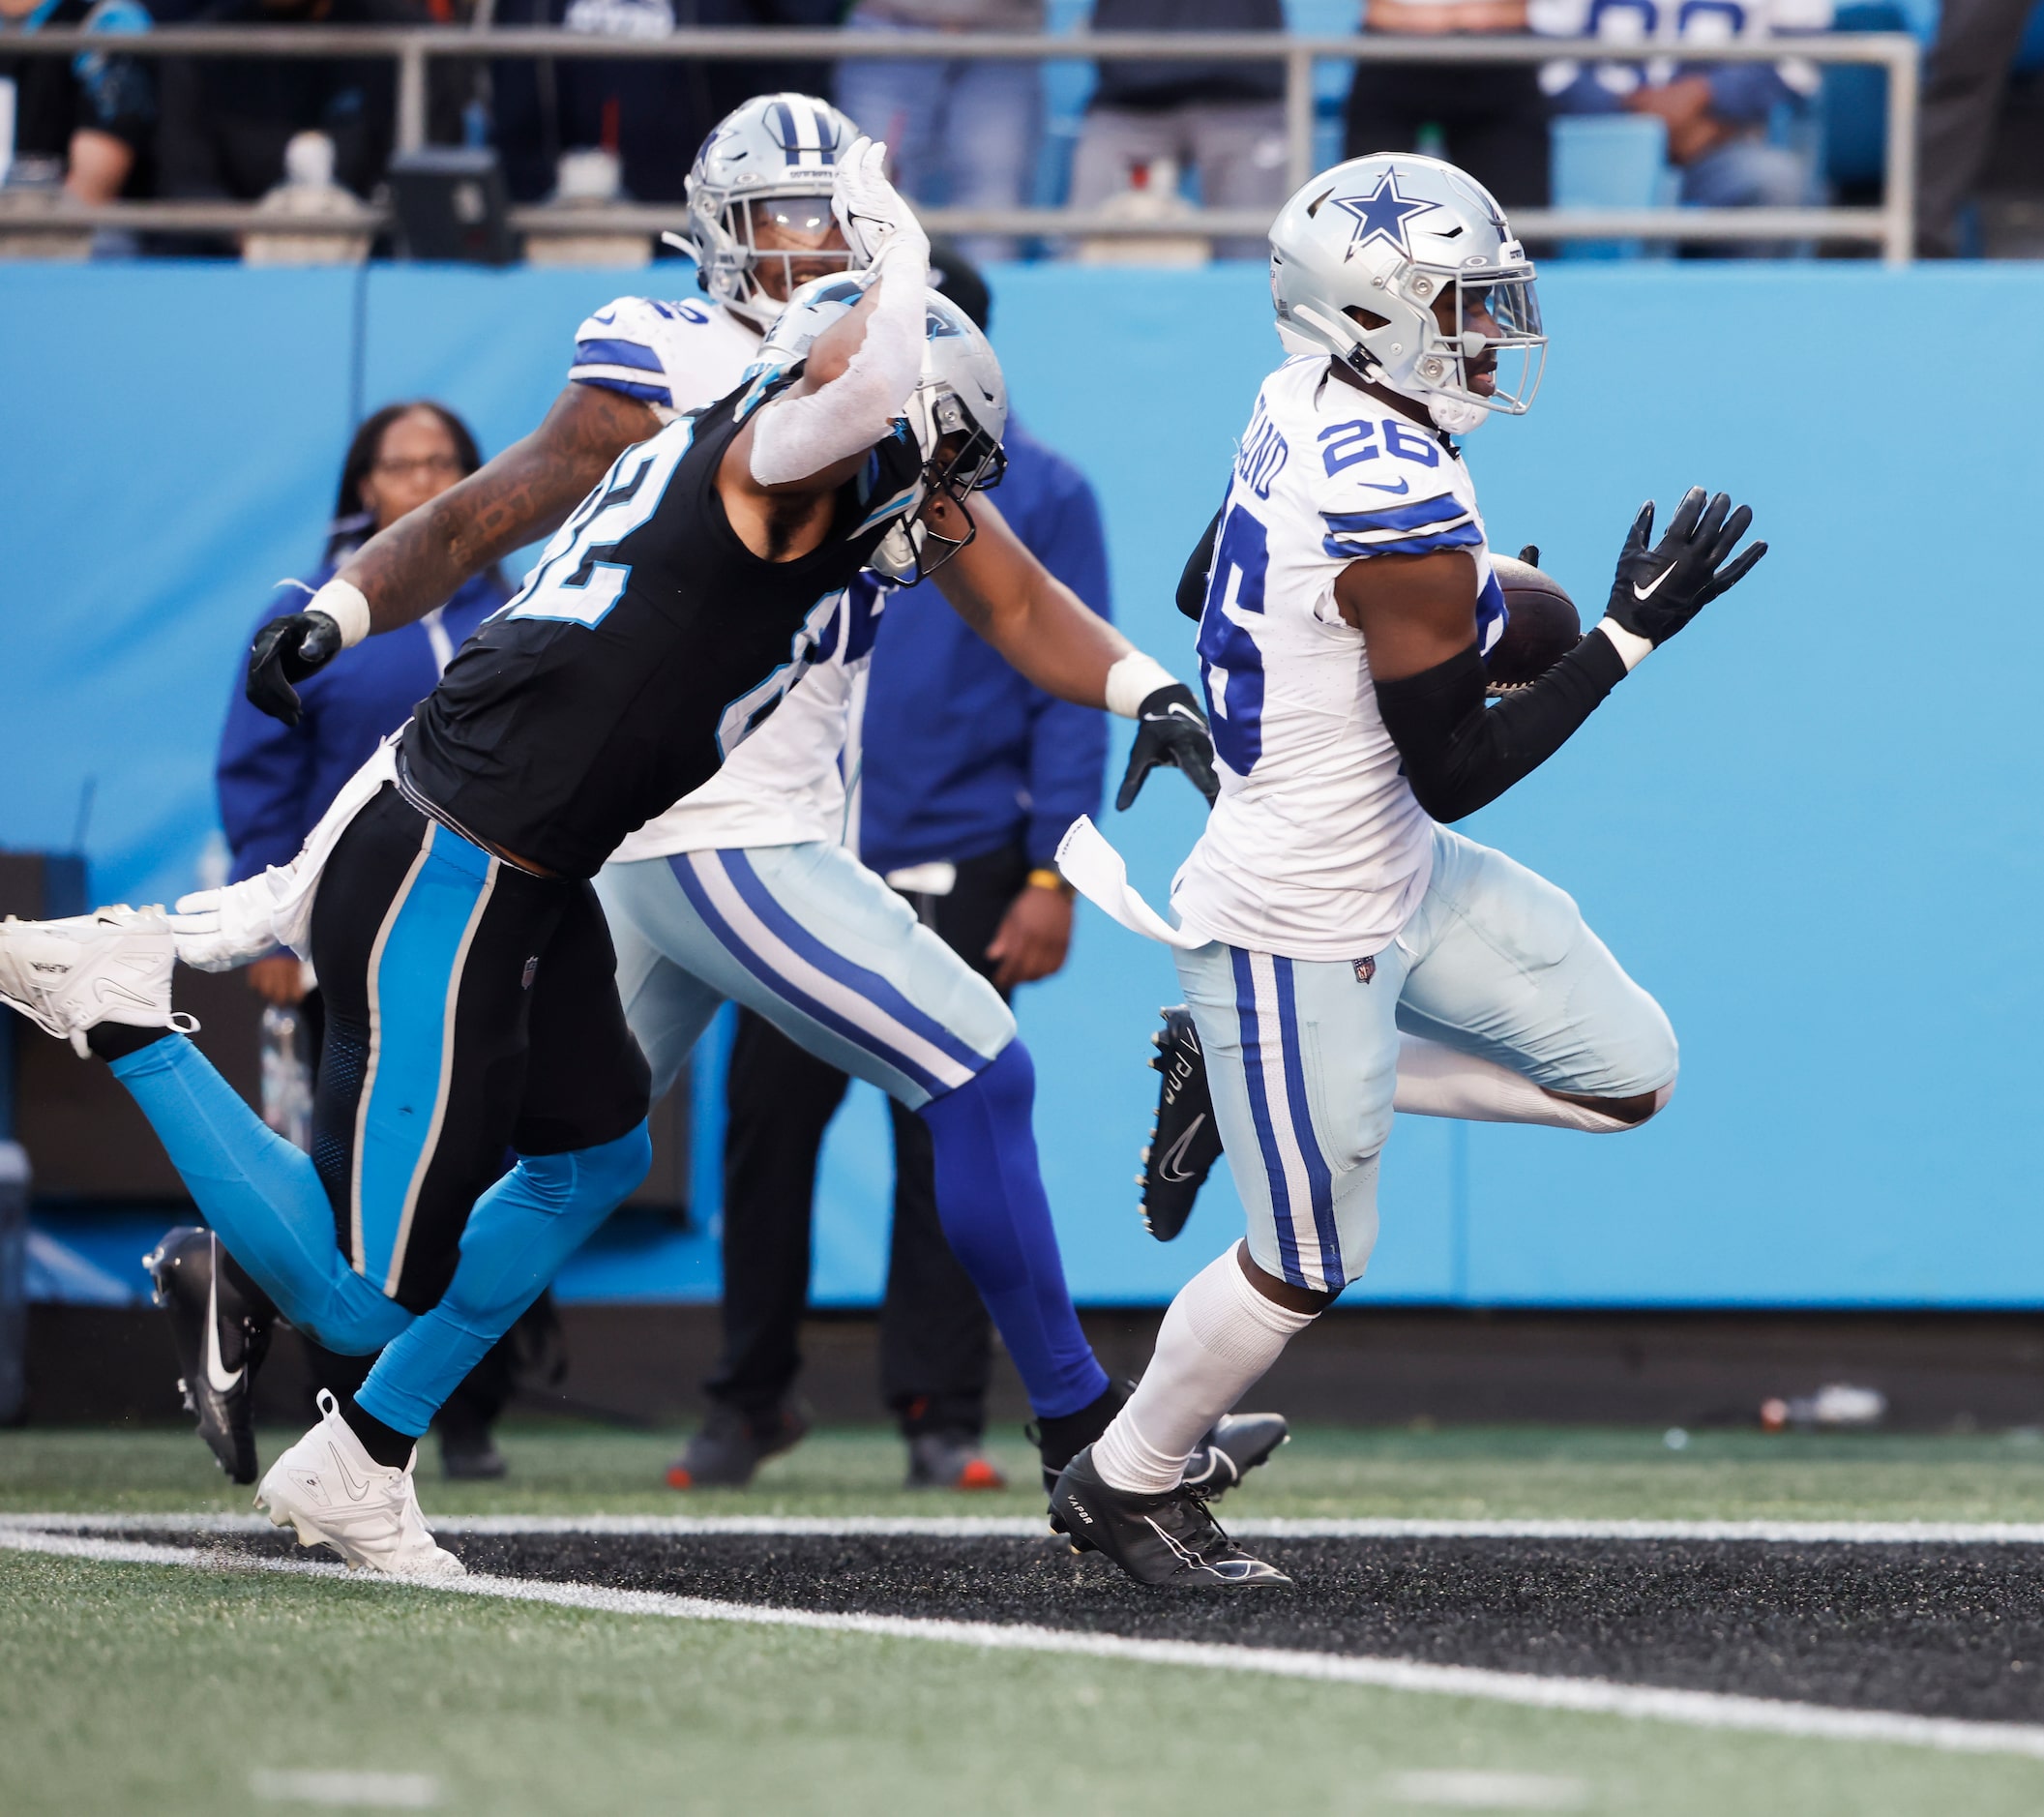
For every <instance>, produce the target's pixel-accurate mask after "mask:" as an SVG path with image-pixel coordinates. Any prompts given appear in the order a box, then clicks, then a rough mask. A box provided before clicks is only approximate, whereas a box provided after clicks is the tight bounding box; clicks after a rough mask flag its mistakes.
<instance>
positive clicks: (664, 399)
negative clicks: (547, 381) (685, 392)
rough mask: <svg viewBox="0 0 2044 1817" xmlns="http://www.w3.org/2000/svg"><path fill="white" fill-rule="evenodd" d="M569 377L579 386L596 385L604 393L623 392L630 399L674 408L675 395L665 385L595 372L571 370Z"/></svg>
mask: <svg viewBox="0 0 2044 1817" xmlns="http://www.w3.org/2000/svg"><path fill="white" fill-rule="evenodd" d="M568 376H569V377H570V378H572V379H573V380H574V381H575V382H576V383H577V384H578V385H595V386H597V387H598V388H599V389H600V390H603V391H621V392H623V393H624V395H625V396H626V397H628V398H637V400H638V401H639V402H641V403H659V404H665V405H666V406H667V408H668V409H670V410H671V409H672V408H673V407H674V394H673V393H672V392H671V391H669V390H668V389H667V386H665V385H641V384H639V383H637V381H636V380H633V379H629V378H608V377H605V376H603V375H601V374H598V373H595V372H582V371H580V370H579V369H571V370H570V371H569V373H568Z"/></svg>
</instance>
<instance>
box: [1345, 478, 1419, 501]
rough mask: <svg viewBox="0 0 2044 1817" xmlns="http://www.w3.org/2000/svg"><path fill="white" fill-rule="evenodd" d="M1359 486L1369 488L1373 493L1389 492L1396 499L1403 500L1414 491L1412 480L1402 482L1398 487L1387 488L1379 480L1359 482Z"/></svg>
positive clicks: (1357, 482)
mask: <svg viewBox="0 0 2044 1817" xmlns="http://www.w3.org/2000/svg"><path fill="white" fill-rule="evenodd" d="M1356 484H1357V485H1358V486H1367V487H1369V489H1370V490H1371V491H1373V492H1389V493H1390V494H1391V495H1392V497H1394V498H1403V497H1404V496H1405V495H1406V494H1407V492H1409V491H1411V490H1412V482H1411V481H1410V480H1400V481H1399V483H1398V484H1397V485H1396V486H1386V485H1384V484H1383V483H1382V482H1381V481H1378V480H1358V481H1356Z"/></svg>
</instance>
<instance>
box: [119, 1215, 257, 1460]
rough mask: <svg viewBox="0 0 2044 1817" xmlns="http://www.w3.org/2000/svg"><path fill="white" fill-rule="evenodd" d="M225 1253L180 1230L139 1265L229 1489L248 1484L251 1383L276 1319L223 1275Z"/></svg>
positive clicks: (207, 1235)
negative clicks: (152, 1290)
mask: <svg viewBox="0 0 2044 1817" xmlns="http://www.w3.org/2000/svg"><path fill="white" fill-rule="evenodd" d="M226 1260H227V1257H226V1252H225V1251H224V1250H223V1249H222V1248H221V1246H220V1239H219V1238H218V1237H217V1236H214V1234H213V1233H212V1232H211V1231H209V1230H201V1229H199V1228H198V1227H197V1226H195V1225H191V1224H181V1225H179V1226H178V1228H177V1229H176V1230H174V1231H171V1232H170V1233H169V1234H168V1235H167V1236H164V1238H163V1241H162V1242H160V1243H158V1244H157V1246H156V1247H155V1248H154V1249H153V1250H151V1251H150V1252H149V1254H148V1255H146V1256H144V1257H143V1258H142V1266H143V1267H145V1268H147V1269H148V1270H149V1275H150V1278H151V1279H152V1280H153V1281H155V1283H156V1303H157V1304H158V1305H159V1306H161V1307H163V1310H164V1312H165V1313H167V1314H168V1315H169V1317H170V1335H171V1338H172V1340H173V1342H174V1343H175V1344H176V1346H177V1366H178V1367H179V1368H180V1369H181V1370H183V1371H184V1375H183V1377H182V1379H181V1380H180V1381H179V1383H178V1387H179V1388H180V1389H181V1390H182V1391H183V1393H184V1396H185V1411H186V1412H187V1413H189V1414H191V1415H193V1417H194V1418H195V1419H196V1420H197V1421H198V1436H199V1437H200V1438H202V1439H203V1440H205V1442H206V1445H207V1448H208V1449H210V1450H211V1451H212V1453H213V1455H214V1456H215V1457H216V1458H217V1459H218V1460H219V1462H220V1467H221V1469H222V1470H223V1471H225V1472H226V1473H227V1480H228V1481H229V1482H253V1481H254V1480H255V1476H256V1469H255V1411H254V1396H253V1393H252V1387H253V1384H252V1381H251V1378H252V1376H253V1374H254V1372H255V1371H256V1370H257V1369H259V1368H260V1367H261V1366H262V1359H263V1356H264V1355H265V1354H266V1353H267V1352H268V1350H269V1348H270V1326H271V1322H272V1320H273V1319H274V1318H275V1316H276V1315H275V1313H274V1311H273V1310H272V1309H271V1308H270V1307H269V1306H267V1305H264V1304H251V1303H250V1302H249V1301H248V1300H247V1299H246V1298H245V1296H243V1294H242V1293H241V1291H240V1289H239V1288H238V1287H237V1286H236V1285H235V1282H234V1278H233V1276H232V1274H231V1273H230V1272H229V1270H228V1269H227V1267H226V1266H225V1265H226Z"/></svg>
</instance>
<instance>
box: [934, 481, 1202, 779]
mask: <svg viewBox="0 0 2044 1817" xmlns="http://www.w3.org/2000/svg"><path fill="white" fill-rule="evenodd" d="M924 519H925V521H926V522H927V523H928V524H929V526H930V529H931V532H932V534H933V535H936V536H941V537H943V538H944V539H945V540H946V541H950V542H960V543H963V544H964V547H963V548H962V549H961V550H960V551H958V553H957V554H955V555H953V556H952V557H951V558H950V559H949V560H948V561H946V562H945V563H944V565H943V566H942V567H940V568H939V569H937V571H936V574H935V576H934V579H935V581H936V584H937V590H938V591H939V592H941V593H942V594H943V596H944V597H945V598H946V599H947V600H949V601H950V602H951V606H952V609H953V610H954V611H956V612H957V613H958V614H959V616H960V617H961V618H963V619H964V621H965V622H966V623H967V624H968V625H970V626H971V627H972V628H973V630H975V631H977V632H978V633H979V635H980V636H981V637H983V638H985V639H986V640H987V641H988V642H989V643H991V644H992V646H993V647H994V648H995V649H996V650H998V651H999V652H1000V653H1001V654H1002V655H1003V656H1004V657H1006V658H1007V659H1008V661H1009V662H1010V663H1011V664H1013V665H1014V667H1015V668H1016V669H1018V670H1021V671H1022V674H1024V675H1026V676H1027V677H1028V678H1029V679H1030V680H1031V681H1033V682H1034V683H1035V684H1036V685H1037V686H1038V687H1039V688H1041V689H1042V690H1043V691H1044V692H1045V693H1046V694H1054V695H1055V696H1056V697H1057V698H1058V699H1059V700H1072V701H1075V702H1077V704H1079V705H1081V706H1104V707H1106V708H1107V709H1108V711H1110V712H1111V713H1118V714H1120V715H1121V717H1122V718H1124V719H1133V720H1135V721H1136V723H1137V733H1136V746H1135V749H1134V750H1133V751H1131V752H1130V753H1129V766H1128V770H1127V772H1126V774H1125V775H1124V776H1123V777H1122V779H1121V788H1120V789H1119V791H1118V792H1117V793H1116V794H1115V797H1114V805H1115V806H1116V807H1117V808H1126V807H1127V806H1128V805H1129V804H1130V803H1131V802H1133V801H1134V800H1135V799H1136V796H1137V793H1138V791H1140V789H1141V788H1142V781H1143V778H1144V777H1145V776H1147V775H1148V774H1149V772H1150V771H1151V770H1153V769H1155V768H1157V767H1158V766H1159V765H1161V764H1169V765H1170V766H1171V767H1173V768H1176V769H1182V770H1183V771H1184V772H1185V773H1186V775H1187V776H1188V777H1189V778H1190V779H1191V781H1192V784H1193V787H1194V788H1196V789H1199V791H1200V793H1201V794H1202V795H1204V796H1205V797H1206V799H1207V800H1208V801H1209V802H1211V801H1212V800H1213V799H1214V797H1215V796H1216V795H1218V794H1219V793H1220V790H1221V785H1220V782H1219V779H1218V778H1217V777H1216V776H1215V774H1214V746H1213V738H1212V736H1211V734H1210V733H1209V732H1208V730H1207V726H1206V715H1205V714H1204V713H1202V712H1200V703H1199V702H1198V701H1197V700H1195V699H1194V698H1193V691H1192V690H1191V689H1190V688H1188V687H1187V686H1186V685H1185V684H1184V683H1183V682H1181V681H1177V680H1174V679H1173V678H1172V676H1171V674H1170V670H1167V669H1165V667H1164V666H1163V665H1162V664H1161V663H1158V662H1156V661H1155V660H1153V659H1152V658H1150V657H1148V656H1145V655H1144V654H1143V653H1142V652H1141V651H1140V650H1139V649H1137V648H1136V646H1135V645H1134V644H1132V643H1131V642H1130V641H1129V640H1128V639H1126V638H1125V637H1123V636H1122V635H1121V633H1120V632H1118V631H1116V630H1115V629H1114V627H1113V626H1112V625H1111V624H1109V623H1108V621H1107V620H1106V619H1105V618H1102V617H1101V616H1100V615H1099V614H1098V613H1096V612H1094V611H1092V610H1091V609H1090V608H1089V607H1088V606H1087V605H1086V603H1085V602H1084V601H1083V600H1082V599H1081V598H1080V597H1079V595H1078V594H1076V593H1075V592H1073V591H1072V589H1071V588H1070V587H1068V586H1066V585H1065V584H1064V582H1063V581H1059V580H1058V579H1057V578H1056V576H1054V575H1053V574H1052V573H1051V571H1050V570H1049V569H1048V568H1046V567H1045V566H1044V565H1043V563H1042V562H1040V561H1038V560H1037V559H1036V557H1035V556H1034V555H1032V554H1031V553H1030V552H1029V551H1028V550H1027V549H1026V548H1025V547H1023V545H1022V539H1021V538H1020V537H1018V536H1017V535H1016V534H1015V532H1014V531H1013V530H1012V529H1010V528H1009V527H1008V521H1007V520H1006V519H1005V518H1003V517H1002V516H1001V515H1000V512H999V511H998V510H996V509H995V508H994V506H993V504H992V501H991V500H989V499H987V498H986V497H984V496H980V497H977V498H975V499H974V500H973V503H972V519H971V522H970V523H969V524H968V523H967V522H966V521H965V517H964V513H963V511H962V510H961V509H960V507H959V506H958V505H957V504H956V503H955V502H953V501H952V500H950V499H948V498H946V497H944V496H942V495H941V494H939V495H937V496H936V497H934V498H933V499H932V500H931V502H930V504H929V505H928V506H927V507H925V511H924Z"/></svg>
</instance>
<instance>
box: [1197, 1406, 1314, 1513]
mask: <svg viewBox="0 0 2044 1817" xmlns="http://www.w3.org/2000/svg"><path fill="white" fill-rule="evenodd" d="M1290 1442H1291V1427H1290V1425H1289V1422H1288V1421H1287V1420H1286V1418H1285V1415H1283V1414H1223V1415H1221V1417H1220V1418H1219V1419H1217V1420H1215V1421H1214V1429H1213V1430H1212V1431H1211V1432H1209V1433H1208V1434H1207V1435H1206V1437H1205V1439H1204V1440H1203V1441H1202V1442H1201V1444H1200V1448H1199V1449H1198V1450H1197V1451H1195V1452H1194V1453H1193V1454H1192V1456H1191V1457H1190V1458H1188V1459H1187V1460H1186V1464H1185V1487H1186V1488H1188V1489H1197V1490H1199V1492H1200V1494H1201V1495H1202V1496H1204V1497H1205V1498H1206V1499H1207V1500H1208V1501H1209V1502H1213V1501H1218V1500H1219V1499H1220V1498H1221V1497H1222V1496H1224V1495H1226V1494H1227V1493H1228V1492H1229V1490H1230V1489H1232V1488H1233V1487H1234V1486H1235V1484H1236V1483H1238V1482H1240V1481H1241V1480H1242V1478H1243V1477H1244V1476H1246V1475H1248V1474H1249V1473H1250V1472H1251V1471H1253V1470H1254V1469H1256V1467H1257V1466H1258V1465H1259V1464H1265V1463H1268V1462H1269V1461H1270V1454H1271V1453H1272V1452H1273V1451H1275V1450H1276V1449H1277V1448H1278V1446H1279V1445H1289V1443H1290Z"/></svg>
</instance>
